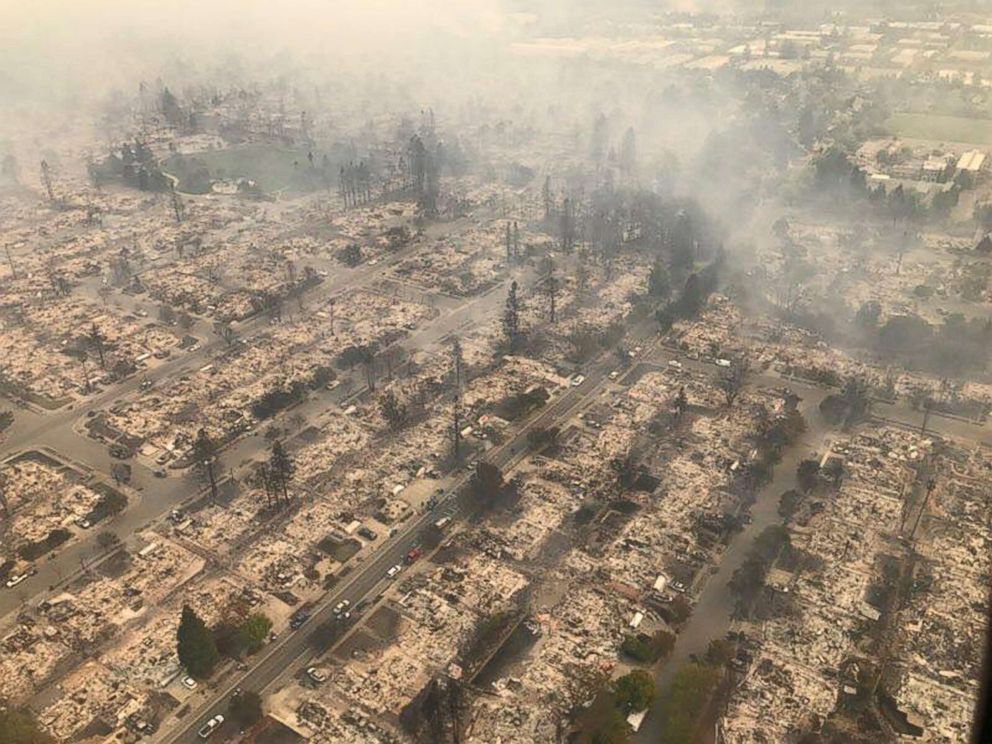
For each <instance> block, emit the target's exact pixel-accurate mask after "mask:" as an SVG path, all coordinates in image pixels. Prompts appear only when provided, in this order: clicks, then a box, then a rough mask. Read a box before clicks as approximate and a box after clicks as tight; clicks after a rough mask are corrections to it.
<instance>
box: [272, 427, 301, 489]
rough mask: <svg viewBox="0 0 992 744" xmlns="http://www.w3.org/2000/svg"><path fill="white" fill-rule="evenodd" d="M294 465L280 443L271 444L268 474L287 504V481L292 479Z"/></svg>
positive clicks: (276, 441) (277, 441)
mask: <svg viewBox="0 0 992 744" xmlns="http://www.w3.org/2000/svg"><path fill="white" fill-rule="evenodd" d="M295 470H296V465H295V464H294V463H293V458H291V457H290V456H289V453H287V452H286V450H285V448H284V447H283V446H282V442H280V441H279V440H278V439H277V440H275V441H274V442H273V443H272V455H271V456H270V457H269V473H270V474H271V477H272V479H273V482H274V484H275V486H276V488H277V489H278V490H280V491H282V496H283V498H284V499H285V500H286V501H287V503H288V502H289V481H290V480H292V478H293V472H294V471H295Z"/></svg>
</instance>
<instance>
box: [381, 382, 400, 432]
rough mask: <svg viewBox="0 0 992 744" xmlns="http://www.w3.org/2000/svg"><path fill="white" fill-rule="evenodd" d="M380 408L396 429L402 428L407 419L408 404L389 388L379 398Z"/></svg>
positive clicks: (388, 422) (390, 425)
mask: <svg viewBox="0 0 992 744" xmlns="http://www.w3.org/2000/svg"><path fill="white" fill-rule="evenodd" d="M379 410H380V411H381V413H382V417H383V418H384V419H386V423H387V424H389V427H390V428H391V429H393V430H394V431H397V430H399V429H402V428H403V425H404V424H405V423H406V421H407V408H406V404H405V403H403V402H402V401H400V399H399V398H397V397H396V393H394V392H393V391H392V390H387V391H386V392H385V393H384V394H383V396H382V398H381V399H380V400H379Z"/></svg>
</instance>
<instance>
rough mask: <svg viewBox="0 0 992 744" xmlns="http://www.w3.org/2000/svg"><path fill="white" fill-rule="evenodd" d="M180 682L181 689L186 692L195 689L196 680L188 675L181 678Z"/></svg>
mask: <svg viewBox="0 0 992 744" xmlns="http://www.w3.org/2000/svg"><path fill="white" fill-rule="evenodd" d="M182 682H183V687H185V688H186V689H187V690H195V689H196V680H195V679H193V678H192V677H190V676H189V675H187V676H185V677H183V680H182Z"/></svg>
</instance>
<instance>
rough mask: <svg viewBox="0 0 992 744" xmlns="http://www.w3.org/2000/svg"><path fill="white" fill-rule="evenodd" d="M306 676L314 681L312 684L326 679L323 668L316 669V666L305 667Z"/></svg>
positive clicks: (320, 682)
mask: <svg viewBox="0 0 992 744" xmlns="http://www.w3.org/2000/svg"><path fill="white" fill-rule="evenodd" d="M307 676H308V677H309V678H310V679H311V680H312V681H313V682H314V684H318V685H319V684H322V683H324V682H326V681H327V672H325V671H324V670H323V669H318V668H317V667H310V668H309V669H307Z"/></svg>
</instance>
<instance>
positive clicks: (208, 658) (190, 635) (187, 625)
mask: <svg viewBox="0 0 992 744" xmlns="http://www.w3.org/2000/svg"><path fill="white" fill-rule="evenodd" d="M176 638H177V645H176V652H177V654H178V655H179V661H180V662H181V663H182V665H183V666H184V667H186V671H187V672H189V673H190V674H191V675H192V676H194V677H201V678H202V677H209V676H210V673H211V672H212V671H213V668H214V666H215V665H216V664H217V661H218V659H219V658H220V654H219V653H218V652H217V645H216V644H215V643H214V637H213V634H211V632H210V629H209V628H207V626H206V623H204V622H203V620H201V619H200V617H199V616H198V615H197V614H196V613H195V612H194V611H193V608H192V607H190V606H189V605H183V614H182V618H181V619H180V621H179V630H178V631H177V632H176Z"/></svg>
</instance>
